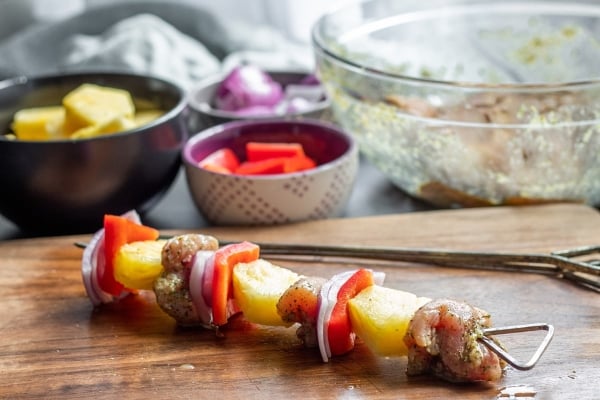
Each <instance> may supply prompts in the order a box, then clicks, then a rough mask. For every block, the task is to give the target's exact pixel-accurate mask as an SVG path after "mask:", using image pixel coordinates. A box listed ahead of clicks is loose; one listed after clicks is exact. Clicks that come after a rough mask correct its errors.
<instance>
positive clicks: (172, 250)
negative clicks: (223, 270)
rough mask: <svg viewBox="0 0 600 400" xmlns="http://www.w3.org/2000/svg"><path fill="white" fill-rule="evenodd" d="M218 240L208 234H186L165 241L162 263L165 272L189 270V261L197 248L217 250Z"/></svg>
mask: <svg viewBox="0 0 600 400" xmlns="http://www.w3.org/2000/svg"><path fill="white" fill-rule="evenodd" d="M218 248H219V241H218V240H217V239H216V238H214V237H212V236H208V235H199V234H187V235H179V236H175V237H173V238H171V239H169V240H168V241H167V243H165V246H164V247H163V250H162V255H161V256H162V265H163V268H164V269H165V271H166V272H174V273H180V272H183V271H186V270H187V272H189V268H190V266H191V265H190V263H191V262H192V259H193V258H194V255H195V254H196V253H197V252H198V251H199V250H217V249H218Z"/></svg>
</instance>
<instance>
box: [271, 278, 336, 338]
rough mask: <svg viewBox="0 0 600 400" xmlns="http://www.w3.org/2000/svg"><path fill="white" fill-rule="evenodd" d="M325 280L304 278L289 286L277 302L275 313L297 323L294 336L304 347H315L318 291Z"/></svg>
mask: <svg viewBox="0 0 600 400" xmlns="http://www.w3.org/2000/svg"><path fill="white" fill-rule="evenodd" d="M326 281H327V280H326V279H325V278H321V277H316V276H305V277H302V278H300V279H298V280H297V281H296V282H295V283H294V284H293V285H292V286H290V287H289V288H288V289H287V290H286V291H285V292H284V293H283V295H282V296H281V298H280V299H279V301H278V302H277V313H278V314H279V315H280V316H281V319H282V320H283V321H285V322H289V323H299V324H300V326H299V327H298V329H297V330H296V336H298V338H299V339H300V340H302V342H303V343H304V346H306V347H316V346H317V333H316V325H317V315H318V313H319V291H320V290H321V286H323V284H324V283H325V282H326Z"/></svg>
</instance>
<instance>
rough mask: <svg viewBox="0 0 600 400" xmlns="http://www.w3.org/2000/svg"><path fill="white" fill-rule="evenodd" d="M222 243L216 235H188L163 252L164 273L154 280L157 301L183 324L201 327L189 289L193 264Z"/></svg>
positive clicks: (174, 239)
mask: <svg viewBox="0 0 600 400" xmlns="http://www.w3.org/2000/svg"><path fill="white" fill-rule="evenodd" d="M218 248H219V242H218V240H217V239H215V238H214V237H212V236H206V235H199V234H186V235H180V236H175V237H173V238H171V239H169V240H168V241H167V243H165V245H164V247H163V250H162V264H163V268H164V270H163V272H162V273H161V275H160V276H159V277H158V278H157V279H156V280H155V281H154V293H155V295H156V302H157V303H158V305H159V306H160V308H161V309H162V310H163V311H164V312H166V313H167V314H168V315H170V316H171V317H173V318H174V319H175V320H176V321H177V323H178V324H180V325H196V324H200V323H201V322H200V320H199V319H198V317H197V315H196V310H195V309H194V304H193V302H192V298H191V295H190V290H189V276H190V270H191V266H192V261H193V259H194V255H195V254H196V252H198V251H200V250H217V249H218Z"/></svg>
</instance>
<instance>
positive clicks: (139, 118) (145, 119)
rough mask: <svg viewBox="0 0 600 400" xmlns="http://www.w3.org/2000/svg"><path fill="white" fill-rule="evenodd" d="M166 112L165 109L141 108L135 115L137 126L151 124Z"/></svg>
mask: <svg viewBox="0 0 600 400" xmlns="http://www.w3.org/2000/svg"><path fill="white" fill-rule="evenodd" d="M164 113H165V112H164V111H163V110H139V111H138V112H137V113H136V114H135V117H134V124H135V126H136V127H137V126H142V125H146V124H149V123H150V122H152V121H154V120H155V119H157V118H159V117H161V116H162V115H163V114H164Z"/></svg>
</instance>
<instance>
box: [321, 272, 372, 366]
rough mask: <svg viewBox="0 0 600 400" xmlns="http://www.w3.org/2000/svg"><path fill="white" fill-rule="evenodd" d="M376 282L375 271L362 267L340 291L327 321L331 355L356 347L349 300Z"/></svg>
mask: <svg viewBox="0 0 600 400" xmlns="http://www.w3.org/2000/svg"><path fill="white" fill-rule="evenodd" d="M374 284H375V282H374V280H373V272H372V271H371V270H368V269H364V268H362V269H359V270H358V271H356V272H355V273H354V274H353V275H352V276H351V277H350V278H348V280H347V281H346V283H344V284H343V285H342V287H341V288H340V290H339V291H338V295H337V302H336V304H335V306H334V307H333V311H332V313H331V318H330V319H329V322H328V323H327V339H328V341H329V348H330V350H331V355H341V354H344V353H347V352H348V351H350V350H352V349H353V348H354V338H355V335H354V333H353V332H352V325H351V323H350V316H349V314H348V301H349V300H350V299H351V298H353V297H354V296H356V295H357V294H358V293H360V291H361V290H363V289H365V288H367V287H369V286H372V285H374Z"/></svg>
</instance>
